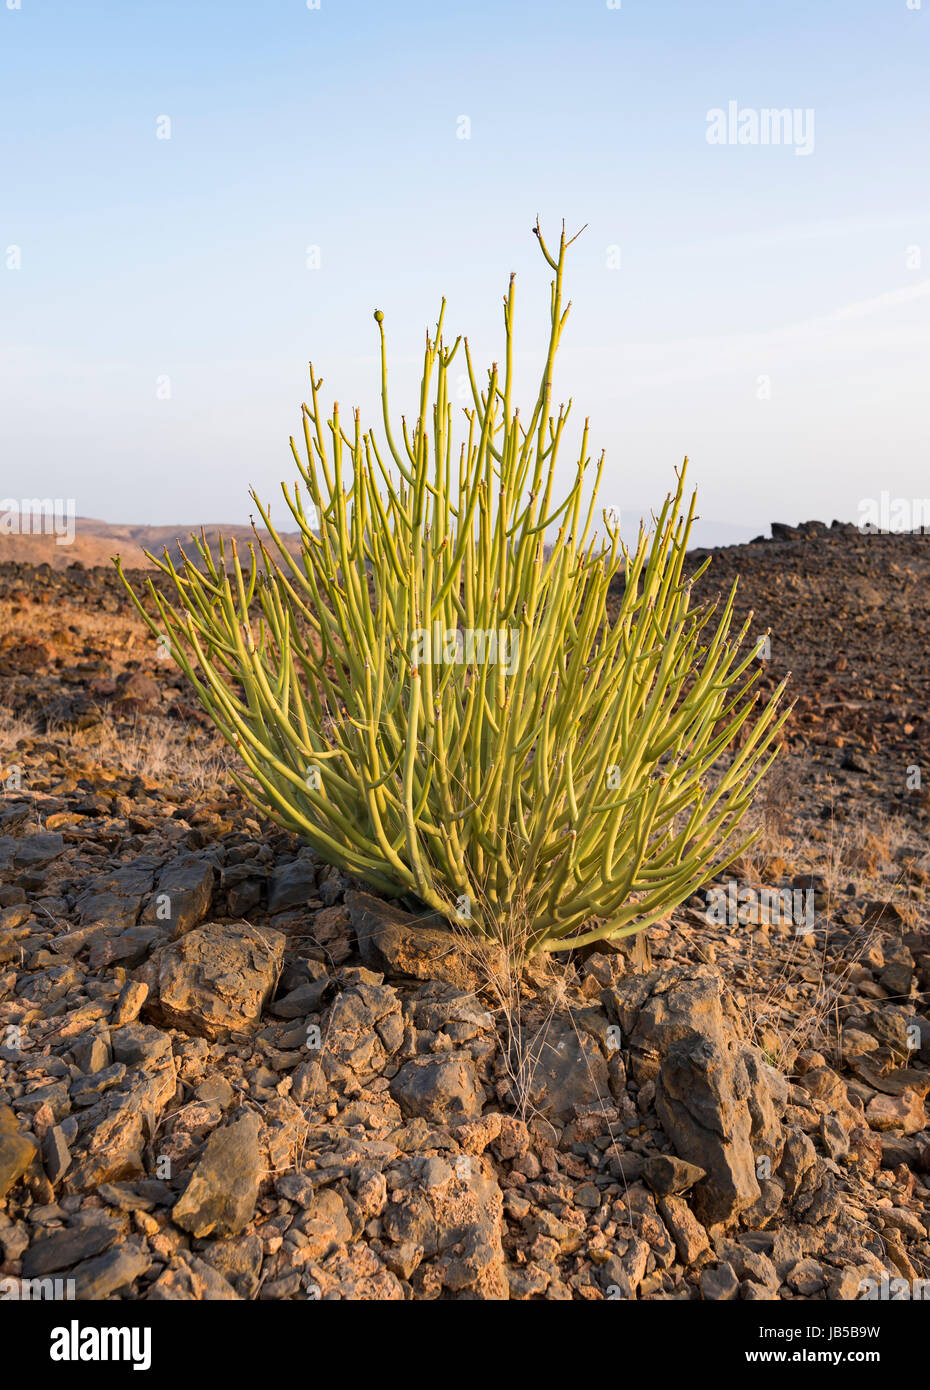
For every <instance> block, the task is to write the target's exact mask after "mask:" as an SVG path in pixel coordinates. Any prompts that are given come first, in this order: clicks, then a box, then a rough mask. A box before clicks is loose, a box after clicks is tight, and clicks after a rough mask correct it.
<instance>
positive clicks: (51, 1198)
mask: <svg viewBox="0 0 930 1390" xmlns="http://www.w3.org/2000/svg"><path fill="white" fill-rule="evenodd" d="M928 545H930V542H928V540H927V539H926V538H923V537H903V536H898V537H881V536H873V537H863V536H860V535H858V534H857V533H856V532H855V531H852V530H850V529H848V528H841V527H833V528H825V527H818V526H816V525H811V526H808V527H805V528H801V529H799V530H797V531H794V532H789V531H787V530H782V531H780V532H779V535H778V538H777V539H776V540H773V541H768V542H758V543H754V544H752V545H749V546H741V547H732V548H729V549H727V550H724V551H720V552H715V555H714V562H713V566H712V575H713V578H711V576H710V575H708V576H707V577H706V578H705V579H704V580H703V581H702V588H703V590H704V592H707V593H711V592H714V591H715V589H716V588H718V587H720V585H721V584H724V585H725V584H726V583H728V582H729V580H730V578H731V577H732V575H733V574H735V573H736V572H737V571H739V572H741V574H742V579H741V583H740V590H739V600H738V608H739V611H740V613H741V614H745V613H746V612H747V611H748V609H749V608H750V607H752V608H754V609H755V611H756V614H757V617H756V618H755V619H754V620H753V625H752V631H753V633H754V634H758V635H760V636H761V634H762V632H764V630H765V628H766V627H771V629H772V633H771V649H770V656H769V659H768V660H767V661H766V662H765V663H764V669H763V673H762V683H763V684H764V685H766V686H771V685H772V684H774V683H775V682H776V681H777V680H779V679H780V678H781V676H782V675H783V674H784V673H785V671H787V670H788V669H790V670H792V671H793V673H794V677H793V682H792V688H793V693H794V696H795V697H796V699H797V706H796V709H795V713H794V715H793V716H792V720H791V722H790V724H789V726H788V727H787V731H786V733H787V737H786V745H785V751H784V756H783V757H782V759H781V760H780V763H779V764H778V765H777V767H776V770H775V771H774V772H773V774H772V776H771V778H770V780H769V784H768V787H767V790H766V793H765V795H764V796H763V797H762V798H761V800H760V802H759V804H758V807H757V809H756V811H755V815H756V818H757V822H758V825H759V828H760V830H761V838H760V841H759V843H758V845H757V846H756V847H755V848H754V849H753V850H752V851H750V852H749V853H748V854H747V855H746V856H745V859H744V861H742V862H740V863H738V864H737V865H735V866H734V868H733V869H732V870H731V871H728V873H727V874H725V875H724V876H723V880H722V881H721V883H719V884H717V885H713V886H712V887H714V888H717V889H719V890H720V893H719V894H718V895H717V897H714V896H713V894H712V893H709V894H702V895H700V896H699V897H697V898H695V899H693V900H692V901H691V902H690V903H689V904H687V905H685V906H684V907H683V908H682V909H681V910H680V911H678V912H676V913H674V914H673V915H672V916H671V917H670V918H669V919H668V920H667V921H666V922H663V923H660V924H658V925H657V926H655V927H653V928H651V929H650V930H649V932H648V953H646V952H643V951H641V950H636V949H634V948H632V947H628V948H627V949H625V950H624V951H613V950H610V949H609V948H603V949H601V950H598V951H594V952H589V953H587V954H586V955H585V957H584V958H583V959H571V960H558V961H555V962H552V963H550V964H548V965H544V966H534V967H533V968H532V969H530V970H529V971H528V972H526V973H525V974H524V975H523V976H522V977H521V978H519V979H514V978H513V977H512V976H510V975H508V973H507V972H506V970H501V969H500V968H499V966H498V963H497V962H495V961H493V960H489V959H486V958H482V957H481V955H480V954H479V953H478V952H477V951H475V950H470V949H468V948H467V947H465V948H463V947H462V946H461V945H459V944H458V943H457V942H456V941H455V940H454V939H453V938H452V937H451V936H450V935H449V933H448V932H446V931H445V930H444V929H443V928H442V927H441V926H439V925H438V924H436V923H432V922H430V921H428V920H422V919H418V918H417V916H416V915H415V914H412V913H407V912H403V911H401V910H400V909H399V908H396V907H394V908H392V907H389V906H388V905H387V904H385V903H383V902H381V901H380V900H378V899H377V898H373V897H371V896H370V895H369V894H368V893H367V892H365V890H364V888H363V887H362V885H359V884H357V883H352V882H349V881H347V880H346V879H344V878H343V877H342V876H341V875H340V874H339V873H337V872H336V871H334V870H332V869H330V868H328V867H327V866H326V865H325V864H323V863H321V862H320V861H319V860H318V859H317V858H316V857H315V855H314V854H313V853H311V852H309V851H308V850H307V849H306V848H301V846H300V844H299V842H297V841H296V840H295V839H293V838H292V837H291V836H289V835H286V834H284V833H282V832H280V831H278V830H276V829H274V828H273V827H269V826H268V825H265V824H263V823H262V822H261V821H260V819H259V818H258V817H257V815H256V813H255V812H254V810H252V809H251V808H250V807H248V806H247V805H246V804H244V803H243V802H242V801H241V800H240V799H239V797H238V796H237V795H236V794H235V793H231V792H230V790H229V784H228V783H227V781H226V779H225V773H224V766H225V762H226V754H225V752H224V750H223V748H222V747H221V746H220V745H219V744H218V743H217V741H216V739H215V737H214V735H213V734H212V731H211V730H210V728H209V726H208V725H207V724H206V721H204V720H203V718H202V717H201V716H200V715H199V713H198V712H197V711H196V710H195V709H194V708H193V707H192V706H191V704H190V702H189V699H188V695H187V691H186V689H185V687H184V684H183V678H182V677H181V676H180V675H179V673H177V672H176V670H175V668H174V667H173V666H172V665H171V663H170V662H164V661H160V660H159V659H158V655H159V654H158V651H157V649H156V647H155V644H154V643H153V642H152V640H151V638H150V637H149V635H148V633H147V632H146V631H145V629H144V628H143V627H142V625H141V623H139V622H138V620H137V618H136V617H135V615H134V613H133V612H132V610H131V609H130V608H129V607H128V605H127V604H126V603H125V602H124V599H123V595H122V590H121V589H120V588H119V587H118V584H117V582H116V580H115V576H114V575H112V574H111V573H109V572H108V571H106V570H103V569H93V570H85V569H81V568H72V569H68V570H66V571H63V572H58V571H53V570H52V569H50V568H48V567H38V568H32V567H29V566H25V565H19V564H0V618H2V622H0V676H2V677H3V680H2V686H0V691H2V693H0V781H2V784H3V791H2V795H0V884H2V886H0V1044H2V1045H0V1280H10V1279H12V1280H24V1279H28V1280H36V1279H51V1280H55V1279H61V1280H63V1281H73V1283H72V1284H71V1285H70V1290H71V1292H73V1293H74V1294H75V1295H76V1296H77V1297H85V1298H94V1299H104V1298H126V1299H256V1298H258V1299H307V1298H325V1299H394V1300H403V1299H440V1298H441V1299H457V1298H463V1299H489V1298H490V1299H498V1298H508V1297H509V1298H515V1299H562V1300H568V1299H589V1300H599V1299H605V1298H606V1299H611V1298H624V1299H628V1298H639V1299H713V1300H726V1299H751V1300H775V1299H784V1300H805V1299H806V1300H822V1299H855V1298H857V1297H860V1296H861V1293H862V1291H863V1287H864V1284H863V1281H866V1280H869V1279H871V1280H874V1281H876V1282H878V1281H881V1280H882V1278H883V1277H886V1278H887V1279H889V1280H892V1279H903V1280H906V1281H913V1280H915V1279H930V1130H928V1122H927V1117H926V1112H925V1097H926V1093H927V1091H928V1089H930V1019H928V1016H927V1014H928V1010H927V993H926V991H927V990H928V988H930V911H928V906H927V884H928V881H930V854H928V846H927V835H926V831H927V811H928V802H927V795H926V789H925V787H922V786H921V784H920V772H921V770H922V771H923V773H924V776H925V777H926V776H927V775H928V766H930V748H928V723H927V708H928V694H930V663H928V660H927V651H928V649H930V631H928V627H930V614H928V607H927V603H926V595H927V579H928V556H930V549H928V548H927V547H928ZM730 883H733V884H734V889H733V891H734V892H735V894H736V895H737V897H736V902H737V904H742V906H740V909H739V914H738V917H733V916H732V914H729V918H728V920H717V919H718V918H719V917H720V913H719V912H716V913H714V912H712V913H711V917H710V920H708V912H707V909H708V905H709V904H710V905H711V906H713V905H714V904H715V903H717V904H719V902H720V900H721V894H723V893H724V892H725V891H726V890H727V885H728V884H730ZM764 889H770V890H772V894H770V895H769V896H768V897H766V895H765V894H764V892H763V890H764ZM780 889H786V890H788V891H789V892H790V893H794V892H795V891H797V892H798V893H799V894H807V893H808V892H809V893H810V894H811V897H810V900H809V901H810V905H811V909H812V915H811V916H810V917H809V918H808V919H806V920H802V919H801V918H798V919H797V920H789V919H788V917H787V915H786V912H785V911H784V910H783V909H782V908H781V907H779V906H778V905H777V903H776V902H775V899H774V896H773V894H774V890H780ZM791 901H792V902H795V901H796V900H795V899H794V898H792V900H791ZM801 901H803V902H804V903H806V902H807V901H808V899H807V898H806V897H804V898H803V899H802V900H801ZM725 916H726V914H725ZM647 954H648V958H646V957H647ZM65 1287H66V1288H67V1287H69V1286H68V1285H67V1282H66V1284H65ZM928 1288H930V1285H928Z"/></svg>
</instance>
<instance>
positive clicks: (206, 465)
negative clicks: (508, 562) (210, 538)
mask: <svg viewBox="0 0 930 1390" xmlns="http://www.w3.org/2000/svg"><path fill="white" fill-rule="evenodd" d="M16 3H17V0H0V121H2V131H3V138H2V144H0V455H2V474H0V492H2V493H3V494H4V495H9V496H13V497H18V496H23V495H27V494H28V495H30V496H34V495H35V496H49V497H74V498H75V500H76V504H77V510H78V512H79V513H80V514H82V515H85V516H97V517H101V518H103V519H105V520H109V521H134V522H150V523H153V524H154V523H159V524H169V523H179V524H192V523H196V522H199V521H202V520H209V521H230V522H232V521H241V520H245V519H246V518H247V515H248V512H249V510H250V504H249V501H248V496H247V493H248V487H249V485H250V484H255V485H256V487H257V488H258V490H259V492H260V493H261V494H263V495H264V496H266V497H271V496H273V495H275V493H276V490H277V485H278V482H279V480H280V479H281V478H283V477H287V478H289V477H290V476H291V472H292V467H293V466H292V463H291V460H290V452H289V448H288V443H287V440H288V435H289V434H291V433H292V432H294V431H296V430H297V428H298V425H299V405H300V401H301V400H302V399H303V398H304V397H305V396H306V394H307V385H306V382H307V368H306V363H307V360H308V358H311V357H312V359H313V362H314V365H315V367H316V369H317V371H318V372H321V373H322V375H323V377H324V388H323V395H324V397H326V399H327V400H331V399H333V398H335V399H338V400H339V401H340V402H341V403H342V404H343V406H344V407H345V406H346V405H349V404H351V403H358V404H359V405H361V406H362V408H363V412H364V414H365V416H366V417H367V418H368V419H369V420H370V421H372V422H373V423H374V422H375V419H376V417H375V413H374V412H375V407H376V405H377V375H376V362H375V351H376V346H377V336H376V329H375V326H374V324H373V322H372V317H371V315H372V310H373V309H374V308H375V307H376V306H377V307H380V308H382V309H383V310H384V312H385V316H386V326H387V331H388V336H389V344H390V347H391V351H392V354H393V357H394V361H395V364H396V365H395V369H394V383H395V385H394V399H395V403H396V405H397V407H398V409H400V408H403V407H406V408H407V409H408V411H412V410H413V404H414V377H415V374H416V371H417V367H418V358H419V355H420V353H421V349H422V335H423V329H424V326H425V324H426V323H427V322H431V321H433V320H434V319H435V315H436V311H437V309H438V304H439V300H440V297H441V296H442V295H443V294H445V295H446V297H447V299H448V302H449V303H448V309H447V319H446V322H447V327H449V328H452V329H454V330H455V331H465V332H467V333H468V335H469V338H470V341H471V343H472V345H473V347H474V349H475V351H476V354H477V355H478V356H479V357H480V358H481V360H482V361H490V360H491V359H492V357H496V356H497V355H498V353H499V346H500V339H501V316H500V305H501V296H502V295H503V293H504V290H505V288H506V283H507V277H508V274H509V272H510V271H511V270H516V271H517V274H518V282H517V283H518V299H517V304H518V320H517V327H518V361H519V363H520V367H521V373H522V380H523V381H525V383H526V392H525V393H524V394H529V392H530V390H531V383H532V374H533V373H534V372H535V371H536V370H537V368H538V365H539V361H540V355H541V350H542V347H543V332H544V329H545V317H546V314H547V309H548V288H547V286H548V274H547V271H546V267H545V266H544V264H543V262H542V260H541V257H540V256H539V252H538V249H537V247H536V244H535V241H534V239H533V237H532V236H531V235H530V228H531V226H532V224H533V221H534V219H535V216H536V214H537V212H538V213H539V214H540V216H541V219H542V223H543V228H544V230H547V231H548V232H549V233H550V234H551V235H552V237H555V236H556V235H557V229H558V226H559V224H560V222H561V219H562V217H563V216H564V217H565V219H566V221H567V224H568V226H569V229H570V230H572V231H573V230H575V229H577V228H578V227H580V226H581V225H582V223H585V222H586V223H587V224H588V226H587V230H586V231H585V233H584V235H583V236H582V237H581V238H580V240H579V241H578V242H577V243H576V244H575V246H574V247H573V248H572V252H571V253H570V254H571V259H570V262H569V270H568V283H567V292H568V293H569V295H570V296H571V298H572V299H573V301H574V309H573V312H572V318H571V320H570V324H569V329H568V331H567V334H566V337H565V340H564V348H563V352H562V355H561V367H560V370H559V374H558V377H557V390H556V395H557V397H558V398H560V399H561V398H562V397H563V396H568V395H569V394H570V395H572V396H573V397H574V400H575V410H576V412H577V416H578V419H579V422H580V420H581V418H583V417H584V415H589V416H590V417H591V421H592V434H591V438H592V443H593V444H594V445H595V446H596V448H597V449H599V448H600V447H601V446H604V447H606V449H607V453H608V466H607V473H606V481H605V485H604V499H605V501H607V502H610V503H611V504H614V505H618V506H620V507H621V508H623V509H624V510H629V509H630V508H636V507H641V506H644V505H650V504H652V503H654V502H657V501H658V500H659V499H660V498H661V496H662V495H663V494H664V492H665V491H666V489H667V487H668V485H669V483H670V482H671V480H672V476H673V468H674V467H675V465H676V464H678V463H679V462H680V459H681V456H682V455H683V454H685V453H688V454H690V456H691V458H692V461H693V462H692V478H693V480H694V482H695V483H696V484H697V485H698V487H699V493H700V503H701V505H700V510H701V512H702V514H703V515H704V516H705V517H708V518H712V519H714V520H715V521H719V522H726V523H729V524H731V525H733V526H735V527H738V528H741V529H742V530H743V531H745V533H746V535H751V534H754V533H755V532H757V531H758V530H760V529H762V527H763V526H764V525H765V523H767V522H768V521H769V520H772V519H781V520H787V521H796V520H798V519H803V518H806V517H820V518H822V519H825V520H828V521H829V520H831V519H832V518H833V517H834V516H837V517H842V518H845V519H850V520H852V519H855V517H856V513H857V507H858V504H859V503H860V501H861V500H862V499H863V498H867V497H874V496H877V495H878V493H879V492H880V491H881V490H883V489H884V490H888V491H889V492H890V493H891V494H892V495H894V496H898V495H900V496H906V497H918V496H923V495H924V494H925V493H927V492H928V490H930V488H928V476H930V469H928V466H927V464H928V460H927V441H928V434H930V431H928V425H930V418H928V417H930V405H928V401H930V393H928V390H927V382H928V368H930V314H928V308H930V198H928V180H927V173H926V170H927V164H928V151H927V131H928V129H930V122H928V115H930V111H928V107H930V84H928V82H927V80H926V74H927V71H928V56H930V0H923V5H922V7H921V8H920V9H909V8H908V6H907V4H906V0H887V2H886V0H871V2H870V3H866V2H865V0H849V2H848V3H844V4H842V5H840V4H836V3H833V0H813V2H811V0H808V3H804V4H801V3H793V2H792V0H787V2H784V3H759V2H758V0H743V2H742V3H739V4H737V3H732V4H731V3H715V4H699V3H694V0H691V3H686V2H685V0H676V2H675V3H661V0H649V3H647V0H623V2H622V6H621V7H620V8H617V9H611V8H608V6H607V4H605V3H604V0H600V3H598V0H573V3H562V4H556V3H548V0H499V2H498V3H486V2H485V0H471V3H469V4H463V5H457V4H451V5H440V4H437V3H435V0H433V3H425V0H394V3H375V0H321V5H320V8H319V9H318V10H310V9H308V8H307V5H306V0H261V3H258V0H256V3H252V4H249V3H241V2H239V3H224V4H220V3H213V2H212V0H202V3H192V0H184V3H181V0H159V3H157V4H156V3H135V2H134V0H121V2H120V3H116V0H111V2H110V3H107V4H104V3H89V4H88V3H81V0H67V3H65V0H19V3H20V4H21V8H19V9H12V10H11V9H10V8H9V5H10V4H16ZM912 3H916V0H912ZM731 101H732V102H736V103H737V105H738V109H739V110H741V111H745V110H751V111H761V110H763V109H770V108H778V109H785V108H787V109H790V110H792V111H793V110H794V109H795V108H797V110H798V111H799V112H802V113H806V112H808V111H812V112H813V122H814V124H813V135H814V139H813V148H812V150H811V152H810V153H809V154H803V153H802V154H798V153H796V146H797V143H798V140H796V141H795V145H794V146H792V145H791V144H782V145H778V146H775V145H761V144H746V145H723V146H721V145H712V144H710V143H708V140H707V133H708V119H707V113H708V112H709V111H711V110H712V109H714V108H723V109H726V108H727V107H728V103H730V102H731ZM164 116H167V117H169V118H170V123H171V124H170V132H171V138H170V139H158V138H156V133H157V130H158V128H159V127H158V121H159V118H160V117H164ZM462 116H467V117H468V119H469V121H470V138H469V139H460V138H458V133H459V132H460V131H461V129H462V126H461V122H460V118H461V117H462ZM161 129H162V130H164V123H162V127H161ZM799 129H800V127H797V128H796V133H797V130H799ZM308 247H318V248H319V268H318V269H310V268H308V265H307V261H308V254H307V248H308ZM9 248H14V251H13V253H12V256H11V253H10V250H9ZM15 248H18V253H17V251H16V250H15ZM611 248H619V260H620V266H619V269H616V268H611V262H615V261H616V259H617V252H616V250H614V251H612V250H611ZM914 248H918V251H917V252H915V250H914ZM918 253H919V254H918ZM11 261H12V263H13V266H15V265H16V264H18V268H13V267H12V266H11ZM165 378H167V379H168V381H169V389H170V396H169V397H168V398H164V397H165V395H166V391H165V386H164V379H165ZM760 396H761V399H760ZM160 397H161V398H160ZM571 443H574V439H573V440H572V441H571ZM569 463H570V450H566V453H565V465H566V468H565V476H566V477H567V476H568V465H569Z"/></svg>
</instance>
